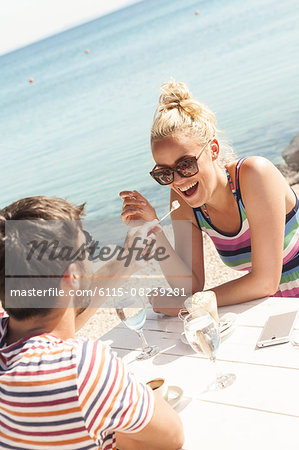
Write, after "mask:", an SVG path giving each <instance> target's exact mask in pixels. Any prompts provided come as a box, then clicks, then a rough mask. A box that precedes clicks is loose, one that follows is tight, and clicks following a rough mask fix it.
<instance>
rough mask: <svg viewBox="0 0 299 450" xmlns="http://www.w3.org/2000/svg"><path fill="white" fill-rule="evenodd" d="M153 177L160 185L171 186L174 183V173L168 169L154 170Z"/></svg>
mask: <svg viewBox="0 0 299 450" xmlns="http://www.w3.org/2000/svg"><path fill="white" fill-rule="evenodd" d="M153 177H154V178H155V180H156V181H158V183H160V184H170V183H172V182H173V171H172V170H171V169H166V168H165V169H158V170H154V172H153Z"/></svg>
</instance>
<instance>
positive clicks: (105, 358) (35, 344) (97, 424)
mask: <svg viewBox="0 0 299 450" xmlns="http://www.w3.org/2000/svg"><path fill="white" fill-rule="evenodd" d="M7 323H8V317H7V315H6V313H0V449H1V450H2V449H9V450H21V449H30V450H46V449H47V450H48V449H52V450H53V449H54V448H59V450H79V449H80V450H96V449H99V448H101V449H102V450H108V449H116V445H115V435H114V433H115V431H122V432H126V433H130V432H137V431H140V430H142V429H143V428H144V427H145V426H146V425H147V424H148V422H149V421H150V419H151V417H152V414H153V407H154V399H153V393H152V391H151V389H150V388H149V387H147V386H145V385H143V384H141V383H139V382H138V381H136V380H135V379H134V377H133V376H132V375H131V374H130V373H129V372H128V371H127V369H126V367H125V365H124V364H123V362H122V361H121V359H119V358H117V357H116V356H115V355H114V354H113V353H112V352H111V350H110V349H109V348H108V347H107V346H106V345H105V344H103V343H102V342H100V341H92V340H87V339H68V340H65V341H63V340H61V339H59V338H57V337H55V336H53V335H50V334H43V335H39V336H31V337H28V338H25V339H22V340H19V341H17V342H15V343H13V344H11V345H8V346H7V345H6V343H5V338H6V332H7Z"/></svg>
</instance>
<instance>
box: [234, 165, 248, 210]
mask: <svg viewBox="0 0 299 450" xmlns="http://www.w3.org/2000/svg"><path fill="white" fill-rule="evenodd" d="M245 159H246V157H245V158H241V159H239V161H238V162H237V164H236V192H237V198H238V199H240V200H241V201H242V196H241V191H240V180H239V174H240V168H241V166H242V164H243V162H244V161H245ZM242 203H243V201H242Z"/></svg>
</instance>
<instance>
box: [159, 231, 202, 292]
mask: <svg viewBox="0 0 299 450" xmlns="http://www.w3.org/2000/svg"><path fill="white" fill-rule="evenodd" d="M156 240H157V244H156V245H157V247H162V248H163V249H165V256H167V258H165V259H164V260H162V261H159V264H160V267H161V270H162V272H163V275H164V276H165V278H166V280H167V282H168V283H169V285H170V286H171V287H172V289H174V288H179V289H181V290H182V291H183V292H185V294H186V295H191V294H192V293H193V292H196V291H201V290H202V289H203V280H202V281H200V280H199V279H198V277H197V275H196V274H195V273H194V271H192V268H191V266H192V261H190V265H189V264H187V263H186V262H185V261H184V260H183V259H182V258H181V257H180V256H179V255H178V254H177V253H176V252H175V250H174V248H173V247H172V245H171V244H170V242H169V241H168V239H167V237H166V236H165V234H164V232H163V231H162V232H160V233H157V235H156Z"/></svg>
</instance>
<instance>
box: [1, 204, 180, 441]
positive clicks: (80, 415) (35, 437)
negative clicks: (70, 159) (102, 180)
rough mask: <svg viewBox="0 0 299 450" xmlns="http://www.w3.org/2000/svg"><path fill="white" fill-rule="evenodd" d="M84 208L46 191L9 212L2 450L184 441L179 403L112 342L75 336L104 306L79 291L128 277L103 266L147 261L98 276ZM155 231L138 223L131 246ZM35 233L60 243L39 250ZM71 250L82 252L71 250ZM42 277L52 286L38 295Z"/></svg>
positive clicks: (5, 225) (5, 223)
mask: <svg viewBox="0 0 299 450" xmlns="http://www.w3.org/2000/svg"><path fill="white" fill-rule="evenodd" d="M83 209H84V206H83V205H82V206H80V207H77V206H74V205H72V204H71V203H69V202H67V201H65V200H62V199H57V198H49V197H42V196H40V197H30V198H26V199H22V200H19V201H17V202H15V203H13V204H11V205H9V206H8V207H6V208H4V209H3V210H2V211H0V298H1V301H2V306H3V308H4V310H5V312H4V313H0V413H1V415H0V449H15V450H17V449H18V450H20V449H30V450H43V449H54V448H59V450H79V449H80V450H83V449H84V450H95V449H98V448H101V449H102V450H106V449H116V446H117V447H118V448H120V449H130V450H134V449H138V450H141V449H167V450H171V449H179V448H181V446H182V445H183V430H182V424H181V421H180V419H179V417H178V415H177V414H176V413H175V411H174V410H172V408H170V406H169V405H168V404H167V403H166V402H165V401H164V400H163V399H162V398H161V397H159V396H157V395H155V393H153V392H152V391H151V390H150V389H149V388H148V387H147V386H145V385H143V384H142V383H139V382H138V381H137V380H136V379H135V378H134V377H133V376H132V375H131V374H130V373H129V372H128V370H127V368H126V367H125V365H124V364H123V362H122V361H121V360H120V359H119V358H117V357H116V356H115V355H114V354H113V353H112V352H111V350H110V349H109V348H108V347H107V346H105V345H104V344H103V343H101V342H100V341H92V340H89V339H76V338H75V331H76V330H77V329H79V328H80V327H81V326H82V325H83V323H84V322H85V321H86V320H87V319H88V318H89V317H90V315H91V312H94V311H95V309H92V308H87V305H88V303H89V299H88V301H87V302H86V301H85V302H83V303H82V299H81V298H78V297H76V294H75V293H76V292H78V290H80V289H86V288H94V287H95V286H97V285H99V283H101V286H99V287H102V286H104V287H108V286H110V285H111V287H112V286H113V287H115V286H118V285H119V284H120V283H121V277H120V276H119V277H118V278H113V279H111V278H105V277H103V274H107V273H110V274H116V273H117V274H119V275H125V276H129V275H130V274H131V273H132V272H133V271H135V270H136V269H137V268H138V264H133V263H132V264H130V265H129V266H128V267H126V266H125V264H124V260H112V261H110V262H109V263H107V264H106V265H105V266H104V267H103V268H102V269H100V271H98V272H97V273H96V274H94V275H95V276H94V277H93V278H91V277H90V274H91V267H90V264H91V263H90V261H89V260H88V258H86V257H85V258H83V256H84V255H85V250H88V245H87V244H86V232H84V230H83V228H82V223H81V220H80V217H81V215H82V214H83ZM147 231H148V230H146V229H143V230H141V231H140V230H137V231H134V232H133V233H132V232H131V234H129V235H128V237H127V239H126V242H125V244H124V251H126V250H127V251H129V248H130V245H131V243H132V241H134V239H135V238H136V236H139V237H141V236H143V237H144V236H147ZM32 237H34V239H33V240H32ZM32 242H39V243H43V245H44V244H45V242H46V243H52V244H53V245H50V246H49V245H48V247H47V245H45V246H44V247H43V248H44V254H43V257H41V254H40V253H36V252H35V257H34V255H33V257H32V252H31V253H30V250H32V248H33V247H32V245H33V244H32ZM38 245H39V244H38ZM38 245H37V247H38ZM54 246H55V251H56V252H58V253H56V254H55V255H54V257H53V254H52V253H51V252H52V250H53V247H54ZM37 247H36V248H37ZM38 248H39V249H40V247H38ZM67 249H68V251H69V255H70V254H71V252H70V249H73V250H75V252H73V253H75V254H76V255H77V256H76V257H72V258H71V259H70V258H65V251H66V250H67ZM80 249H81V251H79V250H80ZM82 249H83V250H82ZM84 249H85V250H84ZM35 250H36V249H35ZM89 250H90V249H89ZM28 252H29V253H28ZM51 255H52V257H51ZM57 255H58V256H59V255H60V257H58V256H57ZM63 255H64V256H63ZM82 255H83V256H82ZM29 256H30V257H29ZM97 276H98V277H97ZM99 280H100V281H99ZM33 285H34V288H35V289H36V292H37V291H40V292H44V293H45V294H44V295H43V296H42V297H38V296H37V297H34V298H33V297H32V292H31V294H29V292H30V290H31V291H33V287H32V286H33ZM18 289H19V291H18ZM15 292H21V295H20V296H19V297H17V298H16V297H15ZM24 292H25V294H24ZM53 292H54V293H55V292H58V293H59V295H58V296H56V297H54V298H53V296H51V294H52V293H53Z"/></svg>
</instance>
